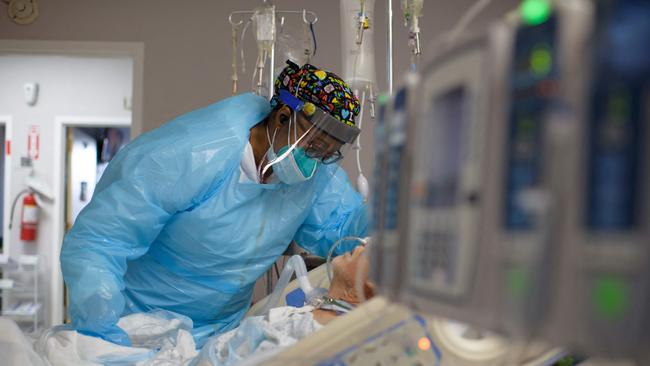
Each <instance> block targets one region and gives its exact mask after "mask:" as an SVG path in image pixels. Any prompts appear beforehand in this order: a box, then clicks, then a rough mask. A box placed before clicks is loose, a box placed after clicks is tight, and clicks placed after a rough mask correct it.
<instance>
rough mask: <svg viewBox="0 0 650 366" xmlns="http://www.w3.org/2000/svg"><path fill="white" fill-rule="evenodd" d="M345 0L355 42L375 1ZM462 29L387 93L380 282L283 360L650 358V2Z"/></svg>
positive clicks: (577, 6) (534, 0) (545, 13)
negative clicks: (368, 296)
mask: <svg viewBox="0 0 650 366" xmlns="http://www.w3.org/2000/svg"><path fill="white" fill-rule="evenodd" d="M343 3H346V6H347V7H355V8H354V9H346V10H344V8H345V7H343V6H342V10H341V11H342V15H344V14H343V13H344V12H350V13H354V14H357V15H358V18H356V19H357V21H358V24H357V26H356V27H353V26H352V22H349V24H347V25H344V28H345V27H349V28H350V29H349V30H345V32H348V33H347V38H349V39H346V40H345V41H346V42H347V43H344V52H345V51H346V50H347V52H350V53H353V51H355V45H358V43H357V42H358V41H359V40H361V41H362V42H363V41H365V40H367V39H368V38H369V37H372V33H370V32H368V29H366V28H364V27H365V26H364V22H363V21H364V19H365V18H363V17H364V16H365V15H367V14H369V15H368V16H369V17H370V19H372V13H371V11H372V7H373V4H372V3H373V2H371V1H365V2H363V1H362V2H361V8H359V3H358V2H353V1H349V2H347V1H343V2H342V5H343ZM402 3H403V7H404V8H406V9H416V10H417V9H421V6H422V2H416V1H414V2H409V1H403V2H402ZM409 4H411V5H409ZM418 6H419V8H418ZM413 11H414V13H413V15H411V18H408V20H409V21H412V22H414V24H415V25H413V26H412V32H413V33H415V32H416V30H417V29H418V28H417V14H418V13H417V11H415V10H413ZM414 19H415V20H414ZM454 37H455V39H454V41H453V42H451V43H449V42H447V43H444V45H445V46H444V47H434V48H425V52H424V53H423V59H422V60H421V63H420V65H419V66H418V68H417V72H413V71H411V72H410V73H408V74H406V75H403V76H402V77H401V78H400V79H399V82H398V84H397V88H396V90H395V91H394V92H393V93H392V97H391V98H387V97H379V98H377V116H376V119H375V121H374V124H375V126H374V130H375V137H374V138H375V140H374V142H375V143H374V145H375V152H374V159H375V160H374V163H375V166H374V171H373V177H374V179H373V185H372V187H371V190H370V192H371V194H370V205H371V207H372V222H373V228H374V231H373V233H372V236H371V238H370V240H369V245H368V247H369V249H370V250H369V252H370V263H371V266H370V272H371V274H370V276H371V279H372V280H373V281H374V283H375V284H376V285H377V287H378V288H379V293H380V296H378V297H376V298H374V299H372V300H370V301H368V302H367V303H365V304H363V305H361V306H360V307H358V308H357V309H356V310H355V311H353V312H351V313H349V314H347V315H345V316H343V317H340V318H339V319H336V320H335V321H333V322H332V323H331V324H330V325H328V326H327V327H326V328H325V329H323V330H322V331H319V332H317V333H315V334H314V335H312V336H310V337H308V338H306V339H304V340H303V341H301V342H299V343H298V344H297V345H296V346H294V347H293V348H292V349H290V350H287V351H285V352H283V353H280V354H279V355H277V356H276V358H275V359H274V361H273V362H270V363H268V364H271V365H273V364H278V365H279V364H282V362H285V363H286V362H289V360H295V359H297V358H300V359H302V360H305V359H308V360H310V362H312V364H316V365H553V364H556V362H558V361H559V360H560V359H562V358H565V360H567V359H571V360H573V362H581V363H580V364H583V365H610V364H611V365H613V364H616V365H646V364H649V363H650V347H649V345H650V236H649V235H650V233H649V232H648V230H649V229H650V190H648V188H647V187H648V180H649V179H650V159H649V158H648V157H649V156H650V151H648V146H650V144H649V143H648V142H649V141H650V128H648V125H649V124H650V109H649V108H648V105H650V100H649V99H648V98H649V97H650V48H649V47H647V40H648V39H650V3H649V2H647V1H642V0H609V1H589V0H563V1H542V0H527V1H523V2H522V4H521V6H520V7H518V8H517V9H513V11H511V12H509V13H507V14H505V15H504V16H503V17H501V19H499V20H498V21H497V22H495V23H494V24H493V25H492V26H491V27H490V28H489V31H488V32H485V33H482V34H472V33H470V32H466V31H465V32H463V33H462V34H456V35H454ZM412 40H413V42H412V43H411V44H412V45H413V46H414V48H413V51H414V53H415V51H417V50H418V49H419V47H420V46H419V43H420V42H421V37H417V36H413V38H412ZM418 40H420V42H418ZM435 44H438V45H440V44H441V43H439V42H438V43H435ZM356 52H359V49H358V48H357V50H356ZM361 54H362V53H361ZM359 58H361V59H363V58H362V56H359ZM353 66H354V63H351V64H350V65H348V64H346V66H345V67H346V70H348V69H349V68H351V67H352V68H353ZM364 72H368V73H370V74H363V75H361V74H359V75H358V77H357V78H356V79H353V80H352V83H353V85H360V83H365V82H366V80H372V78H373V77H374V76H373V75H374V69H373V68H372V67H369V68H367V69H364ZM353 74H354V72H353ZM354 75H356V74H354ZM274 362H276V363H274ZM574 364H576V363H574Z"/></svg>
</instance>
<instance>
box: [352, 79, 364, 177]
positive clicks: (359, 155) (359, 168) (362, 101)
mask: <svg viewBox="0 0 650 366" xmlns="http://www.w3.org/2000/svg"><path fill="white" fill-rule="evenodd" d="M365 100H366V91H365V90H364V91H362V92H361V110H360V111H359V129H361V126H362V125H363V110H364V109H365V108H364V107H363V105H364V103H365ZM354 148H355V149H356V150H357V169H358V170H359V174H363V171H362V170H361V134H359V136H357V142H356V144H355V146H354Z"/></svg>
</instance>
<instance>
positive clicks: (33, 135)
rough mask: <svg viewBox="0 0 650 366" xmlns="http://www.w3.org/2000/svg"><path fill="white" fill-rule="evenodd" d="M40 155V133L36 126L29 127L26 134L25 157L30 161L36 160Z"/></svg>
mask: <svg viewBox="0 0 650 366" xmlns="http://www.w3.org/2000/svg"><path fill="white" fill-rule="evenodd" d="M40 154H41V132H40V127H39V126H37V125H32V126H29V131H28V132H27V156H28V157H29V158H30V159H32V160H38V157H39V156H40Z"/></svg>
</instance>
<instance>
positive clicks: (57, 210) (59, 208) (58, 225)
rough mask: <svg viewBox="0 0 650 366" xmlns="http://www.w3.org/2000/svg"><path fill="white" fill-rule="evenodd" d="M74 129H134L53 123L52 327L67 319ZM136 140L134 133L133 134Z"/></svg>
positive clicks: (118, 121) (90, 120) (105, 121)
mask: <svg viewBox="0 0 650 366" xmlns="http://www.w3.org/2000/svg"><path fill="white" fill-rule="evenodd" d="M71 127H129V128H131V129H132V128H133V127H132V124H131V119H130V118H125V117H110V116H106V117H102V116H57V117H56V118H55V119H54V135H53V136H54V194H55V196H56V197H58V198H59V199H55V200H54V202H53V203H52V206H53V211H52V212H53V217H52V222H53V225H54V227H53V230H52V232H53V239H54V240H53V245H52V255H51V257H50V258H51V263H50V268H51V269H52V272H53V274H54V276H52V282H51V288H50V294H51V304H52V305H51V306H50V319H51V321H52V324H61V323H63V319H64V315H65V314H64V313H63V312H64V308H63V300H64V299H63V274H62V273H61V263H60V254H61V245H62V243H63V236H64V235H65V221H66V217H65V206H66V202H65V179H66V175H67V174H66V166H65V159H66V147H67V138H66V137H67V136H66V130H67V129H68V128H71ZM131 136H133V131H131Z"/></svg>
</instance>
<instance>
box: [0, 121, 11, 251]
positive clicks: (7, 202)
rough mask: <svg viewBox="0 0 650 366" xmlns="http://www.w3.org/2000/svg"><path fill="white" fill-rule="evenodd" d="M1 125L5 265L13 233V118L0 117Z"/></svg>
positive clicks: (3, 249)
mask: <svg viewBox="0 0 650 366" xmlns="http://www.w3.org/2000/svg"><path fill="white" fill-rule="evenodd" d="M0 125H4V126H5V167H4V168H5V169H4V170H5V171H4V190H3V192H2V195H3V200H4V207H3V208H2V214H3V217H4V221H3V225H2V237H3V240H4V241H5V242H4V243H3V245H2V253H0V263H5V262H7V261H8V260H9V247H10V246H9V239H10V238H11V236H10V235H11V232H10V231H9V220H10V217H9V216H10V214H11V199H12V198H13V197H11V196H10V193H11V173H12V171H13V169H12V165H11V137H12V117H11V116H2V115H0Z"/></svg>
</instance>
